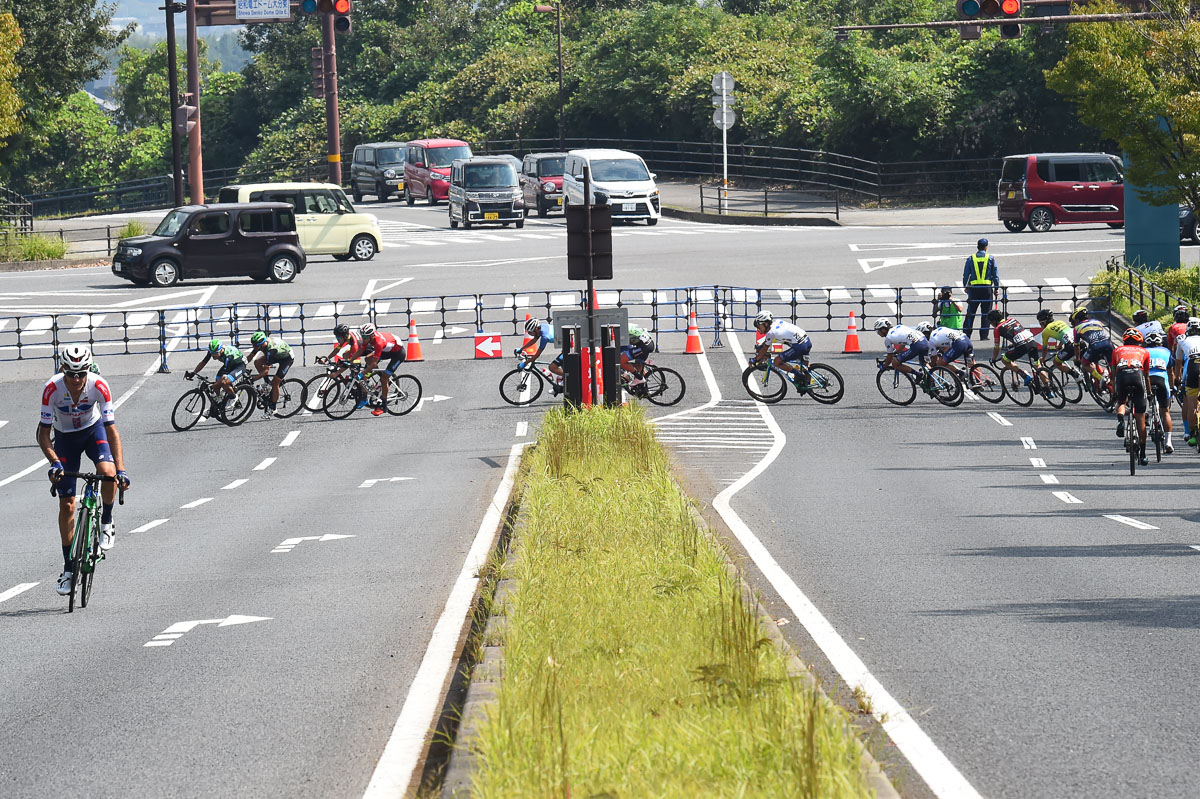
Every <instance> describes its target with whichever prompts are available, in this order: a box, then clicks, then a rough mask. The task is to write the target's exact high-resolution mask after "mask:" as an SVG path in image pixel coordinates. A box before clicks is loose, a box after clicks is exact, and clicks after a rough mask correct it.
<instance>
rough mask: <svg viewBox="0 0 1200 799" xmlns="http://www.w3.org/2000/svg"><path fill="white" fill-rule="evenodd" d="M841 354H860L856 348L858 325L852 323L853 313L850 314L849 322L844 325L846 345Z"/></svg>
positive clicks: (860, 350) (859, 348)
mask: <svg viewBox="0 0 1200 799" xmlns="http://www.w3.org/2000/svg"><path fill="white" fill-rule="evenodd" d="M842 352H850V353H854V352H862V348H861V347H859V346H858V324H857V323H856V322H855V321H854V311H851V312H850V321H849V322H848V323H847V324H846V345H845V346H844V347H842Z"/></svg>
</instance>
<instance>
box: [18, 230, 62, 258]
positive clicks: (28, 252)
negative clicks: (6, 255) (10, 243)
mask: <svg viewBox="0 0 1200 799" xmlns="http://www.w3.org/2000/svg"><path fill="white" fill-rule="evenodd" d="M14 244H15V245H16V246H15V248H14V249H15V250H16V253H17V260H19V261H51V260H54V259H56V258H62V257H63V256H64V255H66V254H67V243H66V242H65V241H61V240H60V239H57V238H51V237H50V236H39V235H37V234H34V235H32V236H22V237H21V238H19V239H17V240H16V241H15V242H14Z"/></svg>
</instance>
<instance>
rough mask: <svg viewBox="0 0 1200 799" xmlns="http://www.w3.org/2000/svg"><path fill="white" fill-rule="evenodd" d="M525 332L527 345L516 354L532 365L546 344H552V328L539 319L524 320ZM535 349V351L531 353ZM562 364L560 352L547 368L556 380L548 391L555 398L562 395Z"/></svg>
mask: <svg viewBox="0 0 1200 799" xmlns="http://www.w3.org/2000/svg"><path fill="white" fill-rule="evenodd" d="M525 332H526V333H527V334H529V343H528V344H526V345H525V346H523V347H521V349H520V350H519V351H518V352H520V353H521V354H522V355H524V356H525V360H526V362H528V363H533V362H534V361H536V360H537V359H538V356H539V355H541V354H542V350H544V349H546V345H547V344H553V343H554V326H553V325H552V324H550V323H549V322H543V321H542V320H541V319H526V320H525ZM535 347H536V350H537V351H536V352H531V350H533V349H534V348H535ZM562 362H563V356H562V353H561V352H560V353H559V354H558V357H557V358H555V359H554V360H553V361H551V362H550V365H549V366H548V367H547V368H548V369H549V370H550V371H551V372H552V373H553V374H554V376H555V377H557V378H558V382H557V383H554V384H552V385H551V386H550V390H551V391H552V392H553V394H554V396H556V397H557V396H558V395H559V394H561V393H562V377H563V367H562Z"/></svg>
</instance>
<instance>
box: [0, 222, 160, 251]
mask: <svg viewBox="0 0 1200 799" xmlns="http://www.w3.org/2000/svg"><path fill="white" fill-rule="evenodd" d="M124 229H125V226H124V225H104V226H102V227H87V228H58V229H56V230H55V229H50V228H46V229H43V230H24V231H18V232H12V231H8V230H3V229H0V247H4V246H7V245H8V244H9V238H10V237H11V238H13V239H18V238H25V237H28V236H46V237H48V238H52V239H58V240H59V241H61V242H63V243H64V244H66V245H67V252H68V253H76V254H81V255H95V256H100V255H104V256H111V255H112V254H113V251H114V250H116V248H117V242H119V241H120V240H121V231H122V230H124ZM153 229H154V228H153V227H149V228H147V232H148V231H150V230H153ZM82 245H86V246H82Z"/></svg>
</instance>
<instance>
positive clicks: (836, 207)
mask: <svg viewBox="0 0 1200 799" xmlns="http://www.w3.org/2000/svg"><path fill="white" fill-rule="evenodd" d="M706 201H707V202H706ZM841 212H842V203H841V191H840V190H838V189H833V190H832V191H827V190H822V189H806V190H804V191H790V190H784V189H740V188H737V189H725V188H722V187H720V186H704V185H701V186H700V213H727V214H742V215H754V216H770V215H771V214H772V213H774V214H795V213H807V214H833V216H834V218H835V219H841V218H842V217H841Z"/></svg>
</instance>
